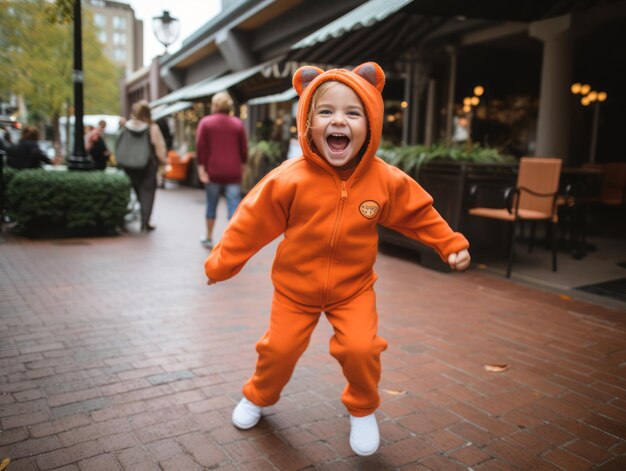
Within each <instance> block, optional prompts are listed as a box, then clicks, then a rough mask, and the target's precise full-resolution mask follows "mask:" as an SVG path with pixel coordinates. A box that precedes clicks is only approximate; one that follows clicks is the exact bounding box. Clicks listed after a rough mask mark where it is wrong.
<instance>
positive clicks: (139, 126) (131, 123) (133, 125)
mask: <svg viewBox="0 0 626 471" xmlns="http://www.w3.org/2000/svg"><path fill="white" fill-rule="evenodd" d="M148 126H149V124H148V123H146V122H145V121H141V120H139V119H135V118H132V119H129V120H128V121H126V124H125V125H124V127H125V128H127V129H128V130H130V131H134V132H141V131H144V130H146V129H147V128H148Z"/></svg>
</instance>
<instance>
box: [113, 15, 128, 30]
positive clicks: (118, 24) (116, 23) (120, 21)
mask: <svg viewBox="0 0 626 471" xmlns="http://www.w3.org/2000/svg"><path fill="white" fill-rule="evenodd" d="M113 28H115V29H126V18H123V17H121V16H114V17H113Z"/></svg>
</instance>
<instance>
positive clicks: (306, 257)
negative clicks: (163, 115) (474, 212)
mask: <svg viewBox="0 0 626 471" xmlns="http://www.w3.org/2000/svg"><path fill="white" fill-rule="evenodd" d="M328 80H334V81H338V82H341V83H343V84H345V85H347V86H349V87H350V88H352V89H353V90H354V91H355V92H356V93H357V95H358V96H359V97H360V99H361V101H362V102H363V105H364V107H365V112H366V115H367V120H368V138H367V139H366V143H365V149H363V150H362V152H361V154H362V157H361V159H360V161H359V163H358V165H357V167H356V168H355V170H354V171H353V172H352V174H351V175H350V176H349V177H348V178H347V179H345V180H342V179H341V178H340V174H339V173H338V172H337V171H336V170H335V168H334V167H333V166H332V165H330V164H329V163H328V162H327V161H326V160H325V159H324V158H323V157H321V156H320V155H318V154H317V153H316V152H315V150H314V148H312V146H311V145H310V143H309V140H308V138H307V135H306V133H307V131H308V130H307V118H308V114H309V112H310V108H311V100H312V97H313V94H314V92H315V90H316V89H317V88H318V87H319V86H320V85H321V84H322V83H323V82H325V81H328ZM384 81H385V77H384V73H383V71H382V69H381V68H380V67H379V66H378V65H377V64H374V63H372V62H368V63H366V64H362V65H361V66H359V67H357V68H356V69H354V71H348V70H344V69H333V70H329V71H327V72H323V71H322V70H320V69H317V68H315V67H302V68H300V69H299V70H298V71H297V72H296V74H295V75H294V78H293V83H294V87H295V89H296V91H297V92H298V94H299V95H300V102H299V105H298V116H297V123H298V131H299V141H300V145H301V147H302V152H303V156H302V157H299V158H296V159H293V160H288V161H286V162H285V163H283V164H282V165H281V166H280V167H278V168H277V169H275V170H273V171H272V172H270V173H269V174H268V175H267V176H266V177H265V178H264V179H263V180H261V182H259V183H258V184H257V185H256V186H255V187H254V188H253V189H252V190H251V191H250V192H249V193H248V195H247V196H246V197H245V198H244V199H243V201H242V202H241V204H240V206H239V208H238V209H237V211H236V212H235V214H234V216H233V218H232V219H231V220H230V223H229V224H228V226H227V227H226V230H225V231H224V234H223V235H222V238H221V240H220V242H219V243H218V244H217V245H216V246H215V248H214V249H213V251H212V252H211V254H210V255H209V257H208V258H207V260H206V262H205V271H206V274H207V276H208V277H209V278H210V279H211V280H213V281H223V280H226V279H228V278H230V277H232V276H234V275H236V274H237V273H238V272H239V271H240V270H241V269H242V268H243V266H244V264H245V263H246V262H247V261H248V259H250V257H252V256H253V255H254V254H255V253H256V252H257V251H258V250H260V249H261V248H262V247H263V246H265V245H266V244H268V243H269V242H271V241H272V240H274V239H275V238H276V237H278V236H279V235H281V234H283V235H284V237H283V240H282V241H281V242H280V244H279V246H278V249H277V251H276V256H275V259H274V264H273V267H272V282H273V284H274V288H275V291H274V299H273V302H272V311H271V317H270V325H269V329H268V330H267V332H266V333H265V335H264V336H263V337H262V338H261V339H260V340H259V342H258V343H257V345H256V349H257V352H258V354H259V359H258V362H257V366H256V371H255V373H254V374H253V375H252V377H251V378H250V380H249V381H248V382H247V383H246V384H245V386H244V388H243V394H244V395H245V396H246V397H247V398H248V400H250V401H251V402H253V403H254V404H256V405H258V406H269V405H272V404H274V403H275V402H277V401H278V399H279V397H280V393H281V391H282V389H283V387H284V386H285V385H286V384H287V382H288V380H289V378H290V377H291V374H292V372H293V368H294V367H295V364H296V362H297V360H298V358H299V357H300V355H301V354H302V353H303V352H304V350H305V349H306V347H307V345H308V342H309V339H310V336H311V333H312V331H313V329H314V327H315V325H316V324H317V321H318V319H319V316H320V313H321V312H325V314H326V317H327V318H328V320H329V322H330V323H331V324H332V326H333V329H334V333H335V335H334V336H333V337H332V338H331V340H330V353H331V355H332V356H333V357H335V358H336V359H337V360H338V361H339V362H340V364H341V367H342V369H343V373H344V375H345V376H346V379H347V380H348V385H347V386H346V388H345V390H344V392H343V395H342V401H343V403H344V405H345V406H346V408H347V409H348V411H349V412H350V414H352V415H353V416H356V417H362V416H366V415H369V414H371V413H373V412H374V411H375V410H376V408H377V407H378V406H379V403H380V399H379V396H378V382H379V380H380V354H381V352H382V351H383V350H385V348H386V346H387V343H386V341H385V340H384V339H383V338H381V337H379V336H378V335H377V327H378V315H377V312H376V303H375V295H374V290H373V285H374V282H375V281H376V275H375V274H374V271H373V265H374V262H375V260H376V255H377V246H378V233H377V229H376V225H377V224H381V225H383V226H386V227H389V228H391V229H394V230H396V231H398V232H401V233H402V234H404V235H406V236H408V237H411V238H413V239H416V240H419V241H421V242H423V243H425V244H427V245H429V246H431V247H433V248H434V249H435V250H436V251H437V252H438V253H439V255H440V256H441V257H442V259H444V261H446V260H447V257H448V255H450V254H452V253H458V252H459V251H460V250H463V249H466V248H468V247H469V244H468V242H467V240H466V239H465V237H463V236H462V235H461V234H459V233H457V232H453V231H452V229H451V228H450V227H449V226H448V224H447V223H446V222H445V221H444V220H443V218H442V217H441V216H440V215H439V213H438V212H437V211H436V210H435V209H434V208H433V206H432V198H431V196H430V195H429V194H428V193H427V192H426V191H424V189H422V187H421V186H420V185H419V184H417V183H416V182H415V180H413V179H412V178H411V177H409V176H408V175H406V174H405V173H404V172H402V171H401V170H399V169H398V168H395V167H393V166H390V165H388V164H387V163H385V162H384V161H382V160H381V159H379V158H378V157H376V156H375V153H376V149H377V148H378V144H379V142H380V137H381V131H382V121H383V117H384V107H383V100H382V95H381V92H382V89H383V86H384Z"/></svg>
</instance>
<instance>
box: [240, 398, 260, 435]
mask: <svg viewBox="0 0 626 471" xmlns="http://www.w3.org/2000/svg"><path fill="white" fill-rule="evenodd" d="M262 411H263V408H262V407H260V406H257V405H256V404H253V403H252V402H250V401H248V400H247V399H246V398H245V397H244V398H243V399H242V400H241V401H239V404H237V407H235V410H234V411H233V424H234V425H235V427H237V428H240V429H242V430H247V429H249V428H252V427H254V426H255V425H256V424H257V423H258V422H259V419H260V418H261V412H262Z"/></svg>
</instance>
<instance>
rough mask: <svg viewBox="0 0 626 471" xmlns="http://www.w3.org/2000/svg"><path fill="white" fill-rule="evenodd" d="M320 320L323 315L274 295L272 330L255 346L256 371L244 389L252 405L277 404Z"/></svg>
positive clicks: (271, 317)
mask: <svg viewBox="0 0 626 471" xmlns="http://www.w3.org/2000/svg"><path fill="white" fill-rule="evenodd" d="M319 317H320V311H315V310H306V309H305V308H303V307H302V306H298V305H296V304H295V303H293V302H291V301H290V300H289V299H286V298H285V297H284V296H282V295H281V294H280V293H278V292H276V291H275V292H274V299H273V301H272V312H271V315H270V326H269V329H268V330H267V332H266V333H265V335H263V337H262V338H261V340H259V341H258V342H257V344H256V350H257V352H258V354H259V358H258V360H257V364H256V371H255V372H254V374H253V375H252V377H251V378H250V379H249V380H248V382H247V383H246V384H245V385H244V387H243V395H244V396H245V397H246V398H248V400H249V401H251V402H253V403H254V404H256V405H258V406H271V405H272V404H275V403H276V402H278V399H279V398H280V393H281V391H282V390H283V388H284V387H285V385H286V384H287V382H288V381H289V378H291V374H292V373H293V369H294V368H295V366H296V362H297V361H298V359H299V358H300V356H301V355H302V353H304V351H305V350H306V348H307V346H308V345H309V340H310V339H311V334H312V333H313V329H314V328H315V326H316V325H317V321H318V320H319Z"/></svg>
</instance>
